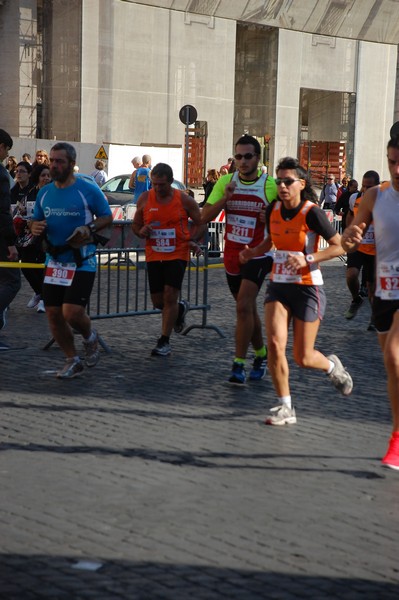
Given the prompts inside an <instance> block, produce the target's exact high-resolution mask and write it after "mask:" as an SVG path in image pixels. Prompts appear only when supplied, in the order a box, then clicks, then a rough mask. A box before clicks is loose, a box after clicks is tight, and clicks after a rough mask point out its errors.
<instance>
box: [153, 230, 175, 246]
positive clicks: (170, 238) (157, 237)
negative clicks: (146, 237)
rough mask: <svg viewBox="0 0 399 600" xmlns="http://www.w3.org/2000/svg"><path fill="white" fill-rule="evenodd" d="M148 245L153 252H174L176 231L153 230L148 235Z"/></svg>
mask: <svg viewBox="0 0 399 600" xmlns="http://www.w3.org/2000/svg"><path fill="white" fill-rule="evenodd" d="M150 245H151V248H152V249H153V250H154V251H155V252H174V250H176V229H175V228H173V229H154V230H153V231H152V232H151V235H150Z"/></svg>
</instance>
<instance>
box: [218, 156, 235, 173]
mask: <svg viewBox="0 0 399 600" xmlns="http://www.w3.org/2000/svg"><path fill="white" fill-rule="evenodd" d="M233 161H234V158H233V157H230V158H228V159H227V163H226V164H225V165H222V166H221V167H220V169H219V173H220V175H227V173H230V171H229V169H230V166H231V163H232V162H233Z"/></svg>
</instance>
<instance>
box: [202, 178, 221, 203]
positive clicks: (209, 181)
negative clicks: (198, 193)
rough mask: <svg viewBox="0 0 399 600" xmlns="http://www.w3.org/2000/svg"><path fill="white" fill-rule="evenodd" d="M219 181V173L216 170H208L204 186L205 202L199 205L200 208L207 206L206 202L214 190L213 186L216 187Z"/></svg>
mask: <svg viewBox="0 0 399 600" xmlns="http://www.w3.org/2000/svg"><path fill="white" fill-rule="evenodd" d="M218 179H219V172H218V171H216V169H208V171H207V174H206V179H205V182H204V184H203V186H202V187H203V188H204V192H205V196H204V200H203V201H202V202H200V203H199V206H201V207H202V206H204V205H205V204H206V201H207V200H208V198H209V196H210V195H211V192H212V190H213V186H214V185H215V183H216V182H217V180H218Z"/></svg>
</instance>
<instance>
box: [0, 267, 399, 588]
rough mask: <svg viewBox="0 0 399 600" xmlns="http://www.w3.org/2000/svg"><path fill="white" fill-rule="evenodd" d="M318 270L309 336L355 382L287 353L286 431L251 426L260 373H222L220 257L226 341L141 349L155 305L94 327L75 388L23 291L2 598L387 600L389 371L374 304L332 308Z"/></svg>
mask: <svg viewBox="0 0 399 600" xmlns="http://www.w3.org/2000/svg"><path fill="white" fill-rule="evenodd" d="M324 276H325V280H326V291H327V295H328V299H329V304H328V308H327V315H326V319H325V321H324V323H323V325H322V327H321V330H320V334H319V338H318V347H319V348H320V349H321V350H322V351H324V352H325V353H327V354H328V353H331V352H334V353H337V354H338V355H339V356H340V357H341V359H342V360H343V363H344V364H345V365H346V366H347V367H348V369H349V370H350V371H351V373H352V375H353V379H354V385H355V388H354V392H353V394H352V396H351V397H349V398H344V397H342V396H339V395H337V393H336V391H335V390H334V389H333V388H332V387H331V385H330V384H329V382H328V381H327V380H326V379H325V376H324V375H323V374H320V373H309V372H305V371H300V370H299V369H298V368H297V367H296V366H295V365H294V364H293V363H292V360H291V359H290V365H291V382H292V395H293V398H294V401H295V402H296V406H297V416H298V423H297V425H295V426H288V427H283V428H273V427H266V426H265V425H264V418H265V416H266V414H267V412H268V409H269V408H270V407H271V406H273V405H274V404H275V397H274V393H273V389H272V385H271V382H270V378H269V377H267V378H265V380H263V381H261V382H258V383H254V384H252V383H251V384H250V385H248V386H246V388H245V389H235V388H232V387H229V386H227V385H226V384H225V383H224V381H225V380H226V378H227V376H228V373H229V370H230V366H231V360H232V356H233V349H234V304H233V301H232V299H231V298H230V296H229V293H228V291H227V286H226V283H225V280H224V274H223V271H222V270H221V269H216V268H215V269H210V276H209V295H210V303H211V305H212V309H211V311H210V312H209V315H208V321H209V323H211V324H215V325H217V326H219V327H221V328H222V329H223V331H224V333H225V337H224V338H221V337H220V336H219V335H218V334H217V333H216V332H215V331H212V330H201V329H195V330H192V331H190V332H189V334H188V335H186V336H176V335H175V336H174V337H173V338H172V348H173V352H172V355H171V356H170V357H167V358H160V357H154V358H151V357H150V350H151V348H152V347H153V346H154V343H155V340H156V338H157V336H158V334H159V329H160V318H159V316H158V315H152V316H141V317H133V318H123V319H112V320H103V321H98V322H97V328H98V330H99V332H100V333H101V335H102V336H103V338H104V340H105V341H106V342H107V344H108V345H109V346H110V348H111V349H112V353H111V354H106V353H105V352H103V353H102V356H101V362H100V363H99V365H98V366H97V367H96V368H95V369H91V370H88V371H87V372H85V373H84V374H83V376H82V377H81V378H77V379H75V380H72V381H58V380H57V379H56V378H55V377H54V370H55V369H56V368H57V367H58V366H59V365H60V364H61V363H62V355H61V352H60V350H59V348H57V347H56V346H55V345H54V346H52V347H51V348H50V349H49V350H48V351H43V350H42V348H43V346H44V345H45V343H46V342H47V341H48V340H49V333H48V327H47V321H46V316H45V315H40V314H37V313H36V312H35V311H34V310H33V311H32V310H29V309H27V308H26V302H27V300H28V299H29V297H30V294H29V290H28V289H27V285H26V284H24V286H23V289H22V291H21V293H20V295H19V296H18V297H17V299H16V300H15V301H14V303H13V305H12V307H11V310H10V312H9V324H8V326H7V328H6V330H5V331H4V332H2V336H1V338H2V339H3V340H4V341H6V342H8V343H10V344H12V345H13V347H14V348H16V349H15V350H12V351H11V352H6V353H2V354H1V355H0V362H1V390H0V402H1V421H0V432H1V440H0V449H1V454H0V473H1V492H0V553H1V561H0V599H1V600H41V599H51V600H120V599H126V600H136V599H137V600H152V599H154V600H156V599H165V600H167V599H168V600H169V599H170V600H186V599H190V600H202V599H204V600H213V599H215V600H216V599H217V600H219V599H232V600H235V599H237V600H238V599H242V600H255V599H269V598H270V599H282V600H291V599H292V600H293V599H297V598H312V599H317V600H319V599H324V598H333V599H335V598H337V599H344V600H354V599H370V600H381V599H385V598H392V599H396V600H397V598H398V597H399V585H398V583H399V563H398V543H397V542H398V534H399V493H398V491H399V474H398V473H396V472H393V471H389V470H384V469H382V468H381V466H380V459H381V456H382V455H383V454H384V452H385V450H386V446H387V442H388V437H389V434H390V411H389V406H388V400H387V396H386V382H385V375H384V368H383V363H382V359H381V355H380V351H379V348H378V343H377V339H376V334H374V333H371V332H368V331H366V327H367V323H368V319H369V307H368V306H367V303H366V302H365V303H364V305H363V306H362V308H361V309H360V311H359V313H358V315H357V317H356V318H355V319H353V320H352V321H347V320H345V319H344V318H343V316H342V315H343V314H344V312H345V310H346V309H347V306H348V304H349V294H348V292H347V290H346V286H345V281H344V277H345V267H344V266H343V264H342V263H341V262H339V261H334V262H331V263H329V264H327V265H326V266H325V267H324ZM261 296H262V297H263V293H262V294H261ZM259 306H260V308H262V301H261V299H259ZM196 321H197V322H200V313H195V312H193V311H191V312H190V313H189V314H188V322H189V323H193V322H196ZM79 343H80V342H79ZM17 348H20V349H17Z"/></svg>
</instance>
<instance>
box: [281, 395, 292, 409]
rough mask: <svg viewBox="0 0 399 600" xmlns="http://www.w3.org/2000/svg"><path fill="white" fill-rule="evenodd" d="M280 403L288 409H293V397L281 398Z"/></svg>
mask: <svg viewBox="0 0 399 600" xmlns="http://www.w3.org/2000/svg"><path fill="white" fill-rule="evenodd" d="M279 401H280V403H281V404H283V405H284V406H286V407H287V408H289V409H290V410H291V408H292V402H291V396H281V398H279Z"/></svg>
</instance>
